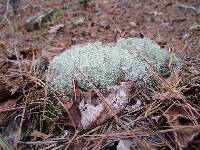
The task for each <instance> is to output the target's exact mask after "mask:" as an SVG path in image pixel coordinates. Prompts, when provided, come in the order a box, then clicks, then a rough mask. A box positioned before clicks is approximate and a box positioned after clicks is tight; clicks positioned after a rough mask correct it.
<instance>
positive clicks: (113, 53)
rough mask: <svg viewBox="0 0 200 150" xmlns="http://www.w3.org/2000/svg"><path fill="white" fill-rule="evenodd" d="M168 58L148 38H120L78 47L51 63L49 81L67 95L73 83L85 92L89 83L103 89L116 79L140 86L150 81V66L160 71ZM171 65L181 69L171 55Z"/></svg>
mask: <svg viewBox="0 0 200 150" xmlns="http://www.w3.org/2000/svg"><path fill="white" fill-rule="evenodd" d="M168 58H169V56H168V52H167V51H166V50H165V49H161V48H160V46H159V45H157V44H155V43H154V42H153V41H151V40H150V39H147V38H142V39H139V38H128V39H123V38H121V39H119V40H118V41H117V42H116V43H110V44H102V43H101V42H95V43H87V44H80V45H76V46H72V47H71V48H70V49H68V50H66V51H65V52H64V53H62V54H60V55H59V56H56V57H55V58H54V59H53V60H52V62H51V63H50V66H49V74H48V82H49V83H50V85H51V86H52V87H54V89H56V90H59V91H60V90H64V91H66V92H69V91H70V90H71V88H72V86H73V84H72V82H73V81H76V82H77V84H78V85H79V86H80V87H81V88H83V89H85V90H89V89H91V84H93V85H94V86H96V87H97V88H99V89H101V90H104V89H106V88H107V87H108V86H110V85H115V84H117V83H118V82H119V80H120V81H128V80H134V81H138V82H137V83H138V85H143V84H146V83H150V82H151V75H150V74H149V71H148V70H149V68H150V66H153V67H154V68H155V69H156V70H157V71H162V68H163V67H164V66H167V64H168ZM173 64H174V66H175V67H177V68H179V67H180V61H179V59H178V58H177V57H176V56H175V55H174V54H173Z"/></svg>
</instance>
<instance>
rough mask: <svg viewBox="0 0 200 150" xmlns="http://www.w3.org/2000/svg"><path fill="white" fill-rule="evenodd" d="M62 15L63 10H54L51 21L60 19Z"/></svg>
mask: <svg viewBox="0 0 200 150" xmlns="http://www.w3.org/2000/svg"><path fill="white" fill-rule="evenodd" d="M62 15H63V10H62V9H61V8H56V9H54V10H53V12H52V20H57V19H60V18H61V17H62Z"/></svg>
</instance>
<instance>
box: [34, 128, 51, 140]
mask: <svg viewBox="0 0 200 150" xmlns="http://www.w3.org/2000/svg"><path fill="white" fill-rule="evenodd" d="M31 136H32V137H33V141H35V140H36V139H37V138H41V139H42V140H46V139H48V138H50V137H51V136H52V134H45V133H42V132H39V131H36V130H34V131H33V132H32V133H31Z"/></svg>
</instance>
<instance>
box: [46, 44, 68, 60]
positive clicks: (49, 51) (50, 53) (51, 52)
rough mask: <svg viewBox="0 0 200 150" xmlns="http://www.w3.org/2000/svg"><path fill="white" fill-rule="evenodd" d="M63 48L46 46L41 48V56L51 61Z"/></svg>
mask: <svg viewBox="0 0 200 150" xmlns="http://www.w3.org/2000/svg"><path fill="white" fill-rule="evenodd" d="M64 50H65V48H63V47H48V48H45V49H42V57H43V58H45V59H47V60H48V61H51V60H52V59H53V58H54V57H55V56H56V55H58V54H60V53H62V52H63V51H64Z"/></svg>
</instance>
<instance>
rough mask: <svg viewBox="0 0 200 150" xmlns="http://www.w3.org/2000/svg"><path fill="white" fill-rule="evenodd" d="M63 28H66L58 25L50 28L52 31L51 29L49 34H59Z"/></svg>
mask: <svg viewBox="0 0 200 150" xmlns="http://www.w3.org/2000/svg"><path fill="white" fill-rule="evenodd" d="M63 27H64V24H57V25H55V26H53V27H50V29H49V31H48V32H49V33H51V34H52V33H57V32H58V31H59V30H61V29H63Z"/></svg>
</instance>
